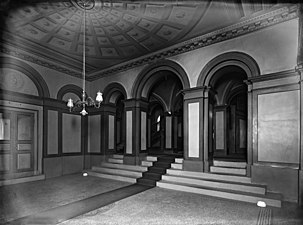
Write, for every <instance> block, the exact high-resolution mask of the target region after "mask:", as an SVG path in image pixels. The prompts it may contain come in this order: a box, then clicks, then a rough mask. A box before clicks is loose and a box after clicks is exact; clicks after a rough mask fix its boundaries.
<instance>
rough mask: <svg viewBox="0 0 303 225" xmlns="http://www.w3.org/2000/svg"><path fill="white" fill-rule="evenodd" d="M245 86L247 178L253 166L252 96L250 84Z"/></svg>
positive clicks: (249, 82)
mask: <svg viewBox="0 0 303 225" xmlns="http://www.w3.org/2000/svg"><path fill="white" fill-rule="evenodd" d="M245 83H246V84H247V176H248V177H250V176H251V166H252V164H253V121H254V119H253V108H252V107H253V95H252V82H251V81H245Z"/></svg>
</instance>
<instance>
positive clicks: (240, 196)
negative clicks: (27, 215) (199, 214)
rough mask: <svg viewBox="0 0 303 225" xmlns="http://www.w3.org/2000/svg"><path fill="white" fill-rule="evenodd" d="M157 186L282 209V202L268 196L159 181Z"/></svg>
mask: <svg viewBox="0 0 303 225" xmlns="http://www.w3.org/2000/svg"><path fill="white" fill-rule="evenodd" d="M157 186H158V187H161V188H166V189H171V190H178V191H184V192H190V193H196V194H202V195H208V196H212V197H218V198H224V199H230V200H236V201H242V202H249V203H254V204H257V202H258V201H264V202H265V203H266V205H268V206H274V207H281V200H280V199H275V198H269V197H267V196H266V195H252V194H251V193H240V192H239V193H234V192H228V191H222V190H214V189H207V188H201V187H193V186H187V185H183V184H179V183H168V182H165V181H158V182H157Z"/></svg>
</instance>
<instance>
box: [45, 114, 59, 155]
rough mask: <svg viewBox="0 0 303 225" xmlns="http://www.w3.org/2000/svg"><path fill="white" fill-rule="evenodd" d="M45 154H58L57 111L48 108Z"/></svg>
mask: <svg viewBox="0 0 303 225" xmlns="http://www.w3.org/2000/svg"><path fill="white" fill-rule="evenodd" d="M47 154H48V155H53V154H58V112H57V111H54V110H48V123H47Z"/></svg>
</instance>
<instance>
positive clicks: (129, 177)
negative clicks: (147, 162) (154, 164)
mask: <svg viewBox="0 0 303 225" xmlns="http://www.w3.org/2000/svg"><path fill="white" fill-rule="evenodd" d="M123 157H124V156H123V155H118V154H114V155H113V156H112V157H110V158H108V160H107V161H108V162H105V163H102V164H101V166H93V167H92V169H91V170H89V171H87V173H88V175H91V176H96V177H102V178H107V179H112V180H119V181H125V182H129V183H136V182H137V179H138V178H139V177H142V172H145V171H147V167H144V166H133V165H125V164H123Z"/></svg>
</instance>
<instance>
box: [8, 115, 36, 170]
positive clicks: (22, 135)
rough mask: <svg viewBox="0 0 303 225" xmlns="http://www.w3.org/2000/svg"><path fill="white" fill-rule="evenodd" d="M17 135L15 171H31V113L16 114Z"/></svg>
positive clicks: (32, 129)
mask: <svg viewBox="0 0 303 225" xmlns="http://www.w3.org/2000/svg"><path fill="white" fill-rule="evenodd" d="M16 114H17V115H16V118H17V135H16V137H17V138H16V146H15V147H16V151H15V155H14V157H13V158H14V161H15V163H16V168H15V170H16V171H18V172H19V171H25V170H32V169H33V158H34V157H33V155H34V154H33V152H34V151H33V150H34V146H33V143H34V140H33V133H34V115H33V114H31V113H16Z"/></svg>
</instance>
